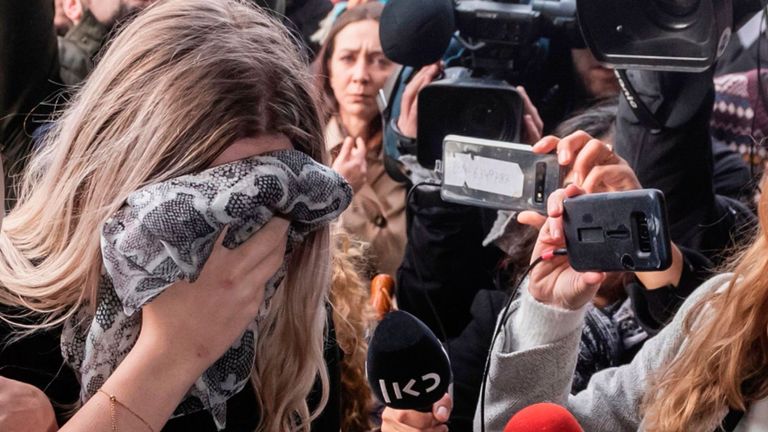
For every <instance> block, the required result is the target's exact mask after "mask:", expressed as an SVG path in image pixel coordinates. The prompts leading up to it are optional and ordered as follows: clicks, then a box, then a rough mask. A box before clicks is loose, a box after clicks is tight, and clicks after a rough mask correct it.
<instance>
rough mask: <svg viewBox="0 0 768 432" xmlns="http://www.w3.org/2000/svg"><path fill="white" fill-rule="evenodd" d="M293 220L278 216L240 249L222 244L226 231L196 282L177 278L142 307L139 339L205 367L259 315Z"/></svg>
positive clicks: (280, 259)
mask: <svg viewBox="0 0 768 432" xmlns="http://www.w3.org/2000/svg"><path fill="white" fill-rule="evenodd" d="M288 224H289V222H288V221H287V220H286V219H282V218H279V217H274V218H272V220H270V221H269V222H267V224H266V225H264V227H262V228H261V229H260V230H259V231H258V232H256V234H254V235H253V237H251V238H250V239H248V240H247V241H246V242H245V243H243V244H242V245H240V246H239V247H237V248H235V249H227V248H225V247H224V246H222V245H221V241H222V240H223V238H224V233H222V234H221V235H220V236H219V239H218V240H217V241H216V245H215V246H214V248H213V251H212V252H211V255H210V257H209V258H208V261H206V263H205V266H204V267H203V270H202V272H201V273H200V276H199V278H198V279H197V280H196V281H195V282H193V283H190V282H187V281H179V282H176V283H174V284H173V285H172V286H171V287H169V288H168V289H166V290H165V291H163V293H162V294H160V295H159V296H158V297H157V298H156V299H155V300H153V301H152V302H151V303H149V304H147V305H146V306H145V307H144V308H143V309H142V326H141V336H140V337H139V339H140V342H143V341H142V340H141V339H144V340H146V341H148V342H149V343H151V344H154V345H156V346H157V349H158V350H168V351H170V352H172V353H174V354H175V355H178V356H179V357H181V358H185V359H186V360H185V361H193V360H194V361H197V362H198V363H199V367H200V369H201V370H200V371H201V372H202V371H203V370H205V369H206V368H207V367H208V366H209V365H210V364H212V363H213V362H214V361H215V360H217V359H218V358H219V357H221V355H223V354H224V352H225V351H226V350H227V349H228V348H229V347H230V346H231V345H232V344H233V343H234V342H235V341H236V340H237V338H239V337H240V336H241V335H242V334H243V332H244V331H245V328H246V327H247V326H248V325H249V324H250V323H251V322H252V321H253V320H254V319H255V318H256V316H257V314H258V312H259V308H260V307H261V304H262V301H263V299H264V288H265V285H266V283H267V281H268V280H269V278H271V277H272V276H273V275H274V274H275V273H276V272H277V270H278V268H279V267H280V265H281V264H282V262H283V257H284V255H285V246H286V243H285V242H286V238H287V237H286V236H287V232H288Z"/></svg>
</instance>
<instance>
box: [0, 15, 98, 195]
mask: <svg viewBox="0 0 768 432" xmlns="http://www.w3.org/2000/svg"><path fill="white" fill-rule="evenodd" d="M53 12H54V11H53V3H52V2H51V1H48V0H25V1H3V2H0V65H2V66H0V152H2V156H3V169H4V171H5V178H6V182H5V193H6V207H7V208H9V207H10V205H9V204H10V203H12V202H13V201H15V197H16V193H15V190H14V185H16V184H17V182H18V180H19V177H20V176H21V174H22V173H23V172H24V168H25V167H26V164H27V159H28V157H29V155H30V153H31V152H32V149H33V142H34V137H35V136H36V131H37V130H38V129H39V128H40V127H41V126H43V125H44V124H45V123H46V122H48V121H49V120H50V119H51V117H52V114H53V112H54V109H55V107H56V105H58V104H61V103H62V102H63V100H64V99H63V97H62V93H63V91H64V90H65V89H66V86H65V85H73V84H77V83H79V82H80V81H81V80H82V79H84V78H85V76H86V75H87V74H88V73H89V72H90V71H91V69H92V68H93V66H94V63H93V57H94V55H95V54H96V52H97V51H98V50H99V49H100V48H101V46H102V44H103V41H104V39H105V38H106V35H107V33H108V30H107V29H106V28H105V27H104V26H103V25H102V24H100V23H99V22H98V21H96V19H95V18H94V17H93V15H92V14H90V13H89V12H86V13H85V14H84V16H83V21H82V22H81V23H80V24H78V25H77V26H75V27H73V28H72V29H71V30H70V31H69V32H68V33H67V35H66V36H65V37H58V38H57V36H56V31H55V29H54V27H53Z"/></svg>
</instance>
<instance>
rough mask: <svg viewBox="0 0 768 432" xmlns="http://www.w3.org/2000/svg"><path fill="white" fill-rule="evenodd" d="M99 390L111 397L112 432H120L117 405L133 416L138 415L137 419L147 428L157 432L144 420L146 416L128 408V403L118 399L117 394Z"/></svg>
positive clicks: (151, 431)
mask: <svg viewBox="0 0 768 432" xmlns="http://www.w3.org/2000/svg"><path fill="white" fill-rule="evenodd" d="M99 392H100V393H104V395H105V396H106V397H108V398H109V417H110V419H111V421H112V432H118V429H117V406H118V405H120V406H121V407H123V409H125V410H126V411H128V412H129V413H131V414H133V416H134V417H136V418H137V419H139V420H141V422H142V423H144V426H146V427H147V429H149V430H150V432H155V430H154V429H153V428H152V426H151V425H150V424H149V423H147V421H146V420H144V418H142V417H141V416H140V415H138V414H137V413H136V411H134V410H132V409H130V408H128V406H127V405H125V404H124V403H122V402H120V401H119V400H117V397H115V395H111V394H109V393H107V392H105V391H104V390H102V389H99Z"/></svg>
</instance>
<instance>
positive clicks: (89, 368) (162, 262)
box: [62, 150, 352, 429]
mask: <svg viewBox="0 0 768 432" xmlns="http://www.w3.org/2000/svg"><path fill="white" fill-rule="evenodd" d="M351 199H352V190H351V188H350V187H349V185H348V184H347V183H346V181H344V179H343V178H342V177H341V176H339V175H338V174H336V173H335V172H334V171H332V170H331V169H330V168H328V167H325V166H323V165H321V164H319V163H317V162H315V161H314V160H312V159H311V158H310V157H309V156H307V155H306V154H304V153H301V152H298V151H295V150H283V151H277V152H273V153H269V154H267V155H262V156H257V157H253V158H249V159H245V160H240V161H236V162H232V163H228V164H225V165H221V166H217V167H214V168H211V169H208V170H206V171H204V172H202V173H199V174H192V175H186V176H182V177H178V178H175V179H172V180H168V181H165V182H162V183H158V184H155V185H151V186H148V187H145V188H143V189H141V190H139V191H136V192H134V193H133V194H131V195H130V196H129V197H128V200H127V202H126V204H125V205H124V206H123V207H122V208H121V209H120V210H119V211H118V212H117V213H116V214H115V215H114V216H113V217H112V218H110V219H109V220H107V222H106V223H105V224H104V227H103V229H102V233H101V252H102V257H103V263H104V267H103V271H102V278H101V282H100V286H99V296H98V298H99V301H98V304H97V305H96V313H95V315H92V314H91V313H90V312H88V311H87V310H86V309H87V308H85V307H83V308H81V309H80V310H79V311H78V313H77V314H76V315H75V316H73V317H72V318H70V319H69V320H68V321H67V322H66V323H65V326H64V330H63V332H62V352H63V354H64V358H65V359H66V361H67V362H68V363H69V364H70V365H71V366H72V367H73V369H74V370H75V371H76V372H77V373H79V375H80V382H81V385H82V387H81V393H80V398H81V400H82V401H86V400H88V399H89V398H90V397H91V396H93V395H94V394H95V393H96V391H98V389H99V388H100V387H101V386H102V384H104V382H105V381H106V379H107V378H108V377H109V376H110V375H111V374H112V372H113V371H114V370H115V369H116V368H117V366H118V364H119V363H120V362H121V361H122V360H123V359H124V358H125V356H126V355H127V354H128V352H129V351H130V350H131V348H132V347H133V345H134V344H135V343H136V339H137V337H138V334H139V330H140V327H141V316H140V315H141V314H140V313H136V312H137V311H140V310H141V308H142V306H144V305H145V304H147V303H148V302H150V301H152V299H154V298H155V297H156V296H158V295H159V294H160V293H162V292H163V290H164V289H165V288H167V287H168V286H170V285H171V284H173V283H174V282H175V281H178V280H180V279H186V280H189V281H194V280H195V279H196V278H197V277H198V275H199V274H200V271H201V270H202V268H203V265H204V264H205V261H206V260H207V258H208V256H209V255H210V253H211V250H212V248H213V245H214V242H215V241H216V239H217V238H218V235H219V233H220V232H221V230H222V229H223V228H224V227H225V226H229V229H228V231H227V234H226V235H225V236H224V240H223V244H224V246H225V247H228V248H230V249H232V248H235V247H237V246H238V245H240V244H242V243H243V242H245V241H246V240H247V239H248V238H249V237H250V236H251V235H252V234H253V233H254V232H255V231H257V230H258V229H259V228H261V227H262V226H263V225H264V224H265V223H266V222H267V221H268V220H269V219H270V218H271V217H272V216H273V215H280V216H282V217H285V218H287V219H289V220H290V221H291V224H290V228H289V230H288V242H287V249H286V258H285V260H284V262H283V265H282V267H281V268H280V270H279V271H278V272H277V274H275V275H274V276H273V277H272V278H271V279H270V280H269V282H268V283H267V285H266V290H265V294H264V304H263V305H262V307H261V309H260V311H259V315H258V317H256V318H255V319H254V321H253V322H252V323H251V325H250V326H249V327H248V329H247V330H246V332H245V334H244V335H243V336H242V337H241V339H240V340H239V341H238V342H237V343H236V344H235V345H233V346H232V347H231V348H230V349H229V350H228V351H227V352H226V353H225V354H224V356H223V357H221V358H220V359H219V360H218V361H216V363H214V364H213V365H212V366H211V367H210V368H209V369H208V370H206V371H205V373H204V374H203V375H202V376H201V377H200V378H199V379H198V380H197V381H196V382H195V385H194V387H193V388H192V389H191V390H190V391H189V393H188V394H187V395H186V396H185V398H184V400H183V401H182V403H181V404H180V405H179V407H178V408H177V409H176V412H175V413H174V416H179V415H184V414H188V413H191V412H194V411H199V410H201V409H207V410H209V411H210V412H211V413H212V414H213V417H214V420H215V422H216V425H217V427H218V428H219V429H223V428H224V426H225V420H226V401H227V399H228V398H229V397H231V396H233V395H235V394H237V393H238V392H239V391H240V390H242V389H243V388H244V387H245V385H246V384H247V383H248V381H249V376H250V373H251V367H252V365H253V361H254V357H255V355H256V353H255V343H256V339H257V336H258V323H259V321H260V320H261V319H262V318H263V317H264V316H265V315H266V314H267V311H268V307H269V303H270V299H271V298H272V296H273V295H274V293H275V289H276V288H277V286H278V285H279V283H280V282H281V280H282V278H283V276H284V275H285V271H286V264H287V262H288V257H289V255H290V253H291V251H292V250H293V249H294V248H295V247H296V246H297V245H298V244H299V243H300V242H301V241H302V240H303V238H304V237H305V236H306V235H307V234H308V233H310V232H311V231H313V230H315V229H317V228H319V227H321V226H324V225H327V224H328V223H330V222H331V221H332V220H334V219H336V218H337V217H338V216H339V215H340V214H341V212H342V211H344V209H346V208H347V206H348V205H349V203H350V200H351ZM192 319H204V317H196V318H192Z"/></svg>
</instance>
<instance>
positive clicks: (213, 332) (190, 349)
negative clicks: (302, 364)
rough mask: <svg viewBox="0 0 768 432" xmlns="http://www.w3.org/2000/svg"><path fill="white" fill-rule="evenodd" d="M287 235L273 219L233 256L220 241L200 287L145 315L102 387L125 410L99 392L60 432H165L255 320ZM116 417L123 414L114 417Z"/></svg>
mask: <svg viewBox="0 0 768 432" xmlns="http://www.w3.org/2000/svg"><path fill="white" fill-rule="evenodd" d="M287 232H288V221H287V220H285V219H282V218H278V217H275V218H272V220H270V221H269V222H268V223H267V224H266V225H264V227H262V228H261V229H260V230H259V231H258V232H256V233H255V234H254V235H253V236H252V237H251V238H249V239H248V240H247V241H246V242H245V243H243V244H242V245H240V246H239V247H237V248H235V249H231V250H230V249H227V248H225V247H224V246H222V244H221V241H222V240H223V237H224V234H222V235H220V236H219V239H218V240H217V242H216V245H215V246H214V248H213V251H212V252H211V255H210V257H209V258H208V261H206V263H205V266H204V267H203V271H202V272H201V273H200V276H199V277H198V279H197V280H196V281H195V282H193V283H190V282H186V281H179V282H176V283H174V284H173V285H172V286H170V287H169V288H167V289H166V290H165V291H163V292H162V293H161V294H160V295H159V296H158V297H157V298H156V299H154V300H153V301H152V302H151V303H149V304H147V305H146V306H144V308H143V309H142V316H141V319H142V323H141V333H140V334H139V338H138V340H137V341H136V345H134V346H133V348H132V349H131V351H130V352H129V353H128V355H127V356H126V358H125V359H124V360H123V361H122V363H120V365H119V366H118V367H117V369H116V370H115V372H114V373H113V374H112V375H111V376H110V377H109V378H108V379H107V381H106V382H105V383H104V385H103V386H102V388H101V389H102V390H103V391H104V393H106V394H109V395H114V396H115V398H116V399H117V401H119V402H120V404H121V405H119V406H116V407H113V406H110V401H109V398H108V397H107V396H105V395H104V394H102V392H98V393H96V394H95V395H94V396H93V397H92V398H91V399H90V400H89V401H88V402H87V403H86V404H85V405H83V407H82V408H81V409H80V411H78V412H77V414H76V415H75V416H74V417H73V418H72V419H71V420H70V421H69V422H67V424H66V425H64V427H63V428H62V431H65V430H66V431H84V430H88V431H94V432H98V431H105V432H106V431H109V430H114V427H115V426H117V427H118V428H119V429H120V430H146V429H147V427H146V425H145V424H144V422H147V423H148V424H149V425H151V426H152V428H153V429H154V430H160V429H161V428H162V426H163V425H164V424H165V422H166V421H168V418H170V416H171V415H172V414H173V410H174V409H176V407H177V406H178V404H179V401H181V398H182V397H184V394H185V393H186V392H187V391H189V388H190V387H191V386H192V385H193V384H194V382H195V381H196V380H197V379H198V378H199V377H200V375H201V374H202V373H203V371H205V369H207V368H208V367H209V366H210V365H211V364H213V363H214V362H215V361H216V360H218V359H219V358H220V357H221V356H222V355H223V354H224V352H226V350H227V349H229V347H230V346H232V344H234V343H235V341H236V340H237V339H238V338H239V337H240V336H242V334H243V332H244V331H245V329H246V328H247V327H248V325H249V324H250V323H251V322H253V320H254V319H255V318H256V316H257V314H258V312H259V309H260V308H261V304H262V302H263V300H264V289H265V285H266V283H267V281H268V280H269V279H270V278H271V277H272V276H273V275H274V274H275V273H276V272H277V270H278V269H279V268H280V265H281V264H282V262H283V259H284V258H283V257H284V255H285V246H286V244H285V243H286V238H287ZM123 406H126V407H129V408H130V410H131V411H128V410H127V409H125V408H123ZM113 410H120V412H119V413H118V414H117V415H116V417H114V418H113V417H111V412H114V411H113ZM133 413H136V414H133ZM113 419H114V420H113ZM113 421H115V422H116V423H113Z"/></svg>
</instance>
